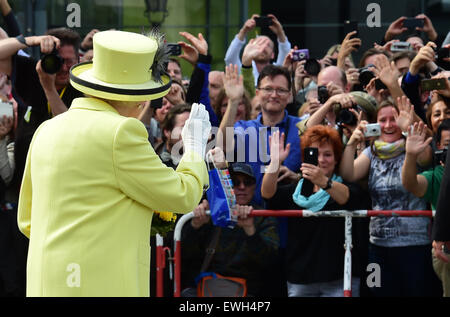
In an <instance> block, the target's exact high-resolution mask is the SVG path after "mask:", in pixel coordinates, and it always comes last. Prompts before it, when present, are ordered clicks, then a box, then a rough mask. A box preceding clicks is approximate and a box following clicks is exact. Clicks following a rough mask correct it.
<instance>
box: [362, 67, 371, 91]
mask: <svg viewBox="0 0 450 317" xmlns="http://www.w3.org/2000/svg"><path fill="white" fill-rule="evenodd" d="M372 78H375V74H374V73H373V72H372V71H370V70H369V69H368V68H367V67H364V68H361V69H360V70H359V82H360V83H361V85H363V87H365V86H367V85H368V84H369V82H370V81H371V80H372Z"/></svg>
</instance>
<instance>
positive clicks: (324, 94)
mask: <svg viewBox="0 0 450 317" xmlns="http://www.w3.org/2000/svg"><path fill="white" fill-rule="evenodd" d="M328 98H330V95H329V94H328V89H327V86H319V87H317V99H319V102H320V103H321V104H322V105H323V104H324V103H325V102H327V100H328Z"/></svg>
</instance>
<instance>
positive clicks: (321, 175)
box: [261, 125, 360, 297]
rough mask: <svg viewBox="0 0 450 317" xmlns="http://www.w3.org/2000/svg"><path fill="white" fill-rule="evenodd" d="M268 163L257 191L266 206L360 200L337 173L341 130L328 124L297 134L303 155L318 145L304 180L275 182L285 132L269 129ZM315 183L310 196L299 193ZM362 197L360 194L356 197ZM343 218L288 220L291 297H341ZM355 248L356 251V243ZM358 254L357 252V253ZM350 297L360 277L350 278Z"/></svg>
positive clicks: (335, 206)
mask: <svg viewBox="0 0 450 317" xmlns="http://www.w3.org/2000/svg"><path fill="white" fill-rule="evenodd" d="M270 141H271V147H270V158H271V162H270V165H269V166H268V170H267V172H266V173H265V174H264V178H263V183H262V187H261V194H262V197H264V198H265V199H266V200H267V204H268V205H267V207H268V209H291V210H295V209H307V210H311V211H314V212H316V211H320V210H343V209H347V210H354V209H355V207H357V206H355V204H354V203H353V204H352V203H351V202H355V201H358V199H353V197H358V196H359V195H360V190H359V188H358V187H357V186H355V185H352V184H345V183H343V182H342V178H341V177H340V176H338V175H337V174H336V168H337V166H338V164H339V161H340V158H341V156H342V148H343V145H342V142H341V138H340V136H339V133H338V132H337V131H336V130H335V129H333V128H331V127H327V126H322V125H318V126H314V127H311V128H309V129H308V130H306V132H305V134H304V135H303V136H302V138H301V148H302V153H304V149H305V148H306V147H315V148H318V166H315V165H312V164H306V163H303V164H302V167H301V172H302V175H303V178H301V179H300V181H299V182H298V183H297V184H289V185H284V186H282V185H277V179H278V176H279V167H280V164H281V162H282V161H283V160H284V158H285V157H286V156H287V154H288V152H289V148H290V145H289V144H288V145H287V146H286V148H285V147H284V135H282V136H281V139H280V137H279V132H275V133H273V135H272V137H271V138H270ZM305 179H307V180H309V181H311V182H312V183H313V184H314V189H313V194H312V195H310V196H308V197H305V196H303V195H302V194H301V189H302V186H303V182H304V180H305ZM359 197H360V196H359ZM359 201H360V200H359ZM343 245H344V219H343V218H332V217H326V218H315V217H314V218H289V219H288V241H287V249H286V259H285V264H286V271H287V281H288V282H287V289H288V295H289V296H290V297H300V296H301V297H303V296H311V297H338V296H343V272H344V251H345V250H344V248H343ZM353 251H357V247H355V248H354V250H353ZM355 253H356V254H355ZM357 253H358V252H353V263H352V264H353V267H354V268H355V269H353V270H352V272H358V269H357V268H358V265H359V256H358V254H357ZM352 284H353V285H352V293H353V296H358V295H359V278H357V277H355V276H354V277H353V278H352Z"/></svg>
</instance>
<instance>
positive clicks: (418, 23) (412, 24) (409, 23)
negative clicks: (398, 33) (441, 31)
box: [403, 18, 425, 30]
mask: <svg viewBox="0 0 450 317" xmlns="http://www.w3.org/2000/svg"><path fill="white" fill-rule="evenodd" d="M424 23H425V21H424V19H416V18H407V19H405V20H404V21H403V27H405V28H408V29H412V30H415V29H416V28H417V27H419V28H423V25H424Z"/></svg>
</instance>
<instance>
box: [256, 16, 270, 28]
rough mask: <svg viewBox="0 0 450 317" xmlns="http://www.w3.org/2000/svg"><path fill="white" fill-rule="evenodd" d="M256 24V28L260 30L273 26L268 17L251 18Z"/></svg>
mask: <svg viewBox="0 0 450 317" xmlns="http://www.w3.org/2000/svg"><path fill="white" fill-rule="evenodd" d="M253 19H254V20H255V22H256V26H258V27H261V28H266V27H269V26H271V25H273V20H272V18H270V17H268V16H264V15H263V16H260V17H255V18H253Z"/></svg>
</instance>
